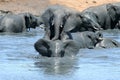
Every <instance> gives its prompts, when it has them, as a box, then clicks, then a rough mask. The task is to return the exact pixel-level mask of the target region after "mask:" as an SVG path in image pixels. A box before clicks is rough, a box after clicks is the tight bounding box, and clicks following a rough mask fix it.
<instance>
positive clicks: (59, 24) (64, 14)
mask: <svg viewBox="0 0 120 80" xmlns="http://www.w3.org/2000/svg"><path fill="white" fill-rule="evenodd" d="M72 12H74V10H73V9H70V8H68V7H66V6H62V5H52V6H49V7H48V8H47V9H45V11H44V12H43V13H42V15H41V19H42V20H43V23H44V24H45V27H46V28H45V29H46V33H45V37H46V38H47V39H50V40H57V39H59V38H60V34H61V32H62V30H63V27H64V25H65V22H66V20H67V18H68V17H69V15H70V14H71V13H72Z"/></svg>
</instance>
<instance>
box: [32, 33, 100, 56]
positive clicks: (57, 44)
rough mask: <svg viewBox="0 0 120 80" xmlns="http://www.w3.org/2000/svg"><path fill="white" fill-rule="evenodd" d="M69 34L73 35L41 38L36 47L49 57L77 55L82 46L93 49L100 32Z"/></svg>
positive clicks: (40, 52)
mask: <svg viewBox="0 0 120 80" xmlns="http://www.w3.org/2000/svg"><path fill="white" fill-rule="evenodd" d="M68 36H71V37H69V38H68V39H63V40H55V41H53V40H47V39H44V38H43V39H39V40H38V41H37V42H36V43H35V44H34V48H35V49H36V51H38V52H39V54H41V55H42V56H47V57H63V56H75V55H76V54H77V53H78V51H79V49H81V48H89V49H93V48H94V47H95V45H96V43H97V41H98V39H99V36H98V34H96V33H94V32H90V31H85V32H76V33H72V34H70V35H68Z"/></svg>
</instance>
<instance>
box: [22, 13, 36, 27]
mask: <svg viewBox="0 0 120 80" xmlns="http://www.w3.org/2000/svg"><path fill="white" fill-rule="evenodd" d="M20 15H21V16H23V17H24V20H25V26H26V28H28V29H30V28H36V26H38V23H37V18H36V17H35V16H34V15H32V14H31V13H20Z"/></svg>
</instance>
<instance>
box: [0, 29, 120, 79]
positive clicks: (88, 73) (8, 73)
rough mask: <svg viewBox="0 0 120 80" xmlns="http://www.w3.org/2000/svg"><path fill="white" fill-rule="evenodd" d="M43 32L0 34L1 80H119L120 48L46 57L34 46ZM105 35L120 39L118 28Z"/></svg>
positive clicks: (85, 50) (88, 50) (84, 50)
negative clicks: (59, 56)
mask: <svg viewBox="0 0 120 80" xmlns="http://www.w3.org/2000/svg"><path fill="white" fill-rule="evenodd" d="M43 33H44V32H43V30H40V29H37V31H36V30H31V31H30V32H24V33H18V34H9V33H0V80H66V79H67V80H120V49H119V48H113V49H95V50H93V49H81V50H80V51H79V54H78V55H77V56H76V57H73V58H70V57H64V58H46V57H41V56H39V55H38V53H37V52H36V51H35V50H34V47H33V44H34V43H35V42H36V41H37V40H38V39H39V38H42V36H43ZM104 36H106V37H110V38H113V39H115V40H117V41H119V42H120V32H119V31H106V32H104Z"/></svg>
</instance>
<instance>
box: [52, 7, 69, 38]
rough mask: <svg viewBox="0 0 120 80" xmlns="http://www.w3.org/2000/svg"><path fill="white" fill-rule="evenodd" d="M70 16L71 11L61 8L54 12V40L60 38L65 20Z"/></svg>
mask: <svg viewBox="0 0 120 80" xmlns="http://www.w3.org/2000/svg"><path fill="white" fill-rule="evenodd" d="M69 16H70V14H69V13H67V12H65V11H64V10H61V9H60V10H57V11H55V12H54V18H53V21H52V25H53V26H54V31H53V32H54V35H53V36H54V37H53V38H52V40H57V39H59V38H60V34H61V32H62V31H63V28H64V25H65V22H66V20H67V18H68V17H69Z"/></svg>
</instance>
